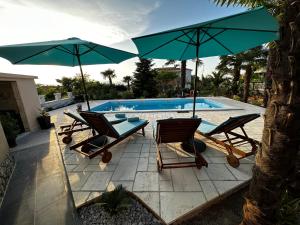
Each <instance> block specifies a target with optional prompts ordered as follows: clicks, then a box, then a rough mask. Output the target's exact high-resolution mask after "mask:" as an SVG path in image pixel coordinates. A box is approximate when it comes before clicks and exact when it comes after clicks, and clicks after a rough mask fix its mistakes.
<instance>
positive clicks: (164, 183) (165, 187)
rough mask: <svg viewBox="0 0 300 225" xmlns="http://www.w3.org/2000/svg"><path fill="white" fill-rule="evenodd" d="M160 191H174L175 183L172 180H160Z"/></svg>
mask: <svg viewBox="0 0 300 225" xmlns="http://www.w3.org/2000/svg"><path fill="white" fill-rule="evenodd" d="M159 191H174V189H173V182H172V181H170V180H160V181H159Z"/></svg>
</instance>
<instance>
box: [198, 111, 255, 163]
mask: <svg viewBox="0 0 300 225" xmlns="http://www.w3.org/2000/svg"><path fill="white" fill-rule="evenodd" d="M258 117H260V115H259V114H247V115H242V116H236V117H230V118H229V119H228V120H226V121H225V122H223V123H221V124H219V125H216V124H213V123H210V122H207V121H205V120H202V123H201V124H200V126H199V127H198V129H197V133H199V134H200V135H202V136H204V137H206V138H208V139H209V140H212V141H213V142H215V143H216V144H218V145H221V146H223V147H225V149H226V151H227V152H228V155H227V161H228V163H229V165H231V166H232V167H235V168H236V167H238V166H239V165H240V162H239V159H242V158H245V157H247V156H250V155H253V154H255V152H256V150H257V148H258V144H259V143H258V141H256V140H254V139H251V138H249V137H248V135H247V133H246V131H245V130H244V128H243V127H244V125H245V124H246V123H248V122H250V121H252V120H254V119H256V118H258ZM237 128H240V129H241V130H242V133H241V134H240V133H236V132H234V131H233V130H234V129H237ZM222 133H224V134H225V137H226V138H225V139H224V140H220V139H218V138H216V137H213V136H214V135H217V134H222ZM245 144H250V145H251V151H250V152H245V151H242V150H241V149H239V148H237V147H238V146H241V145H245Z"/></svg>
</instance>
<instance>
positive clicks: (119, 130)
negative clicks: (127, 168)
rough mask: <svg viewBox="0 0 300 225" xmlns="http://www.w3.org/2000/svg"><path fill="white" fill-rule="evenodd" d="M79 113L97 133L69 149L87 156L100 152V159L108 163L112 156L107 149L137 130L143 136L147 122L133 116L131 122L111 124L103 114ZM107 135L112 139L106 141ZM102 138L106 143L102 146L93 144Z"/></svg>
mask: <svg viewBox="0 0 300 225" xmlns="http://www.w3.org/2000/svg"><path fill="white" fill-rule="evenodd" d="M80 115H81V116H82V118H83V119H84V120H85V121H86V122H87V124H88V126H89V127H90V128H92V129H94V130H95V131H97V133H98V134H97V135H94V136H93V137H89V138H87V139H86V140H84V141H82V142H80V143H77V144H75V145H73V146H71V147H70V149H71V150H75V151H77V152H79V153H81V154H83V155H85V156H87V157H89V158H93V157H95V156H96V155H99V154H102V161H103V162H104V163H108V162H109V161H110V160H111V158H112V154H111V152H109V151H108V149H109V148H111V147H112V146H114V145H116V144H117V143H119V142H120V141H122V140H124V139H125V138H127V137H129V136H131V135H132V134H134V133H136V132H137V131H139V130H142V134H143V136H145V131H144V128H145V127H146V126H147V124H148V121H147V120H142V119H139V118H135V119H134V120H133V121H132V122H129V121H123V122H121V123H118V124H111V123H110V122H109V121H108V120H107V118H106V117H105V116H104V115H103V114H100V113H95V112H80ZM107 137H110V138H112V139H113V140H112V141H108V138H107ZM103 138H107V143H105V141H104V145H102V146H99V145H97V144H95V142H97V140H99V139H102V140H103ZM102 142H103V141H102ZM79 148H80V149H79Z"/></svg>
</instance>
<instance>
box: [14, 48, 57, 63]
mask: <svg viewBox="0 0 300 225" xmlns="http://www.w3.org/2000/svg"><path fill="white" fill-rule="evenodd" d="M57 46H58V45H56V46H52V47H51V48H48V49H45V50H43V51H40V52H37V53H35V54H33V55H30V56H28V57H25V58H23V59H21V60H18V61H16V62H13V64H18V63H20V62H23V61H25V60H27V59H30V58H33V57H34V56H37V55H39V54H42V53H44V52H47V51H49V50H51V49H53V48H56V47H57Z"/></svg>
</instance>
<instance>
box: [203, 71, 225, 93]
mask: <svg viewBox="0 0 300 225" xmlns="http://www.w3.org/2000/svg"><path fill="white" fill-rule="evenodd" d="M225 76H226V75H225V74H224V73H222V72H220V71H218V72H212V74H211V75H209V76H208V77H207V78H208V79H209V81H210V83H211V84H212V86H213V94H214V96H219V95H220V86H221V85H222V84H223V83H224V82H225V81H226V80H228V78H226V77H225Z"/></svg>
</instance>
